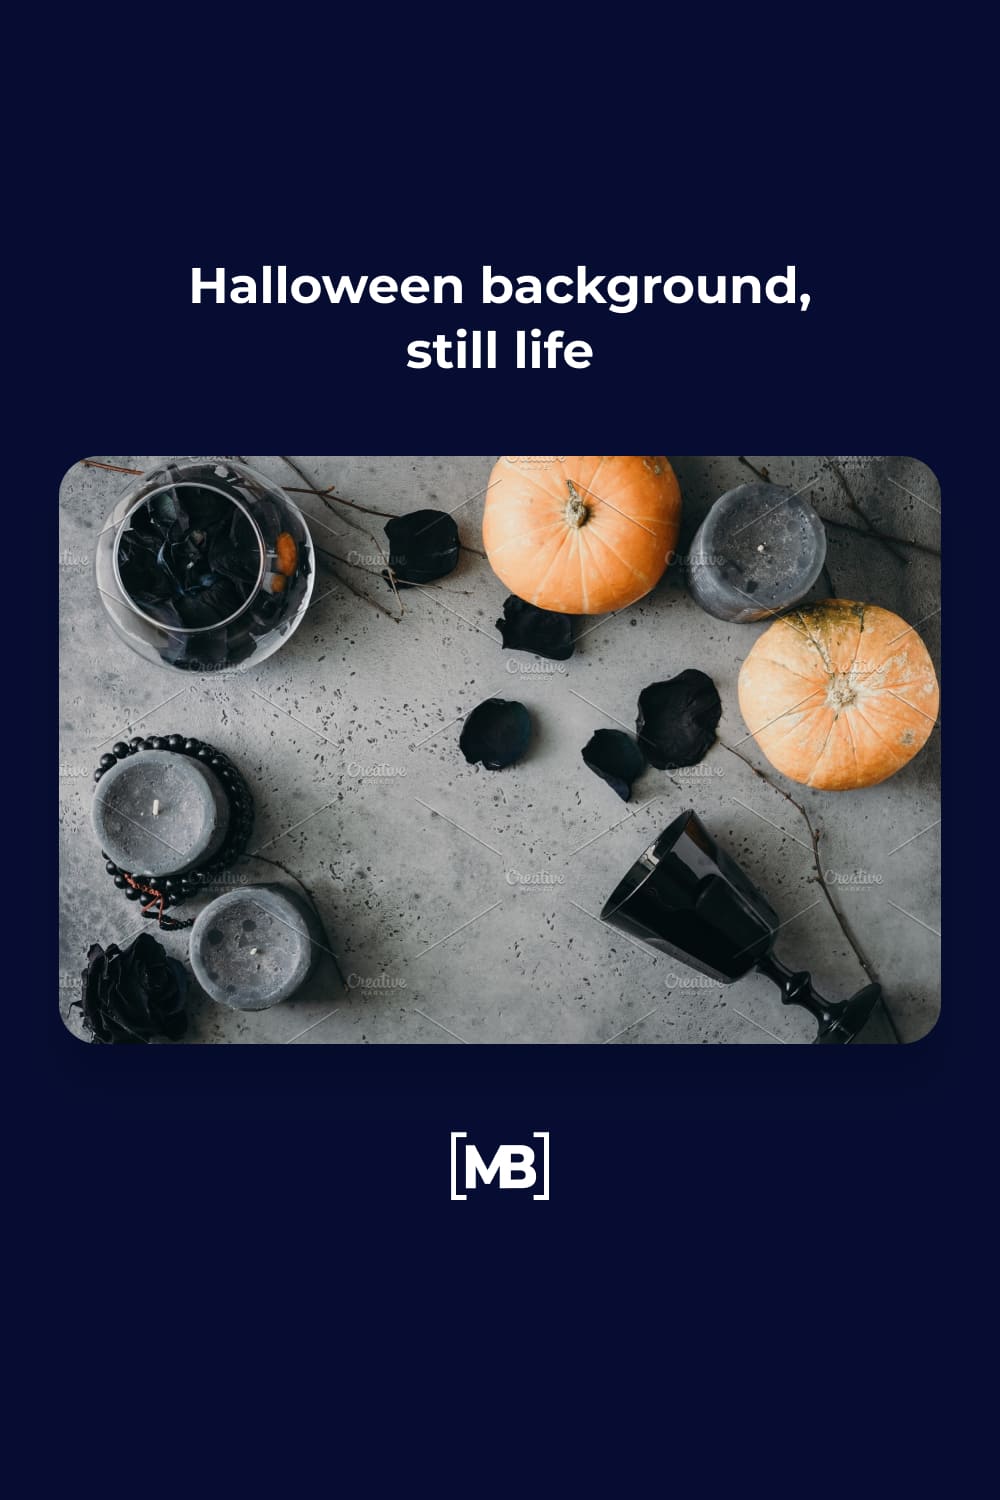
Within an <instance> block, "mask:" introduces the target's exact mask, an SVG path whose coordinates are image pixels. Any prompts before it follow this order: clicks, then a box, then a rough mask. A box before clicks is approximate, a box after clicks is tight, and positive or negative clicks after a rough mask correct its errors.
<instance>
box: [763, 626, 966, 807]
mask: <svg viewBox="0 0 1000 1500" xmlns="http://www.w3.org/2000/svg"><path fill="white" fill-rule="evenodd" d="M739 700H740V712H741V713H742V714H743V718H744V720H745V721H746V726H747V728H748V729H749V730H750V733H751V734H752V735H753V737H754V739H755V740H756V741H757V743H758V745H759V746H760V748H761V749H762V750H763V752H764V754H765V755H766V756H767V758H768V760H769V761H770V762H771V764H772V766H774V767H775V768H776V769H777V770H779V771H781V773H782V774H783V775H785V776H788V777H789V778H790V779H791V780H792V781H799V782H802V783H803V785H805V786H814V787H819V788H820V789H821V790H823V791H843V790H844V789H845V788H848V787H860V786H874V785H875V784H876V783H877V782H879V781H885V779H886V777H887V776H892V775H893V774H894V773H895V772H896V771H898V770H900V769H901V768H902V767H903V766H905V765H906V763H907V762H908V761H910V760H912V759H913V757H914V756H915V755H916V753H917V751H918V750H920V749H921V748H922V747H923V745H924V744H925V743H926V742H927V739H928V737H929V736H930V732H931V730H932V729H933V728H934V725H935V723H936V721H937V713H938V683H937V677H936V676H935V673H934V666H933V663H932V662H931V659H930V657H929V656H928V654H927V648H926V646H925V645H924V643H923V641H922V640H921V639H920V637H919V636H918V635H917V632H916V631H915V630H914V628H913V627H912V626H911V625H907V623H906V621H905V620H901V619H900V618H899V616H898V615H894V614H892V612H891V611H890V610H888V609H880V608H879V607H878V605H876V604H854V603H852V602H851V601H850V600H848V599H828V600H826V601H825V602H824V603H822V604H816V605H812V606H806V607H804V608H802V609H797V610H795V611H794V612H793V613H792V614H789V615H784V616H782V618H781V619H780V620H776V621H775V623H774V624H773V625H771V626H770V627H769V629H767V630H765V632H764V634H763V635H762V636H761V637H760V639H759V640H758V641H757V642H756V643H755V645H754V647H753V649H752V650H751V652H750V654H749V656H748V657H747V659H746V661H745V662H744V663H743V667H742V669H741V671H740V676H739Z"/></svg>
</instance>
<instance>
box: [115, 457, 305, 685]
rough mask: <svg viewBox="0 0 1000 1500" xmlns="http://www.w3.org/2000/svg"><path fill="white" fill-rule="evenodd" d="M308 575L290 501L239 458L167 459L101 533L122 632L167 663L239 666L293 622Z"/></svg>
mask: <svg viewBox="0 0 1000 1500" xmlns="http://www.w3.org/2000/svg"><path fill="white" fill-rule="evenodd" d="M314 581H315V568H314V558H313V545H312V538H311V537H310V535H309V528H308V527H307V525H306V523H305V519H304V518H303V515H302V512H301V511H300V510H299V508H298V506H297V505H295V504H293V502H292V501H291V500H289V498H288V496H287V495H286V494H285V493H284V491H283V490H281V489H280V488H279V487H278V485H276V484H275V483H274V482H273V481H272V480H270V479H267V478H265V476H264V475H263V474H258V473H257V472H256V470H254V469H251V468H250V467H249V466H248V465H247V464H244V463H237V462H236V461H235V460H233V459H230V458H227V459H217V460H199V461H196V462H195V461H188V460H173V461H171V462H169V463H166V464H163V465H162V466H161V467H160V468H157V469H151V470H150V471H149V472H148V473H146V474H142V475H140V476H139V477H138V478H136V479H135V480H133V482H132V483H131V484H130V485H129V486H128V488H127V489H126V490H125V491H124V492H123V493H122V494H121V496H120V497H119V499H118V502H117V504H116V505H115V508H114V510H113V511H112V512H111V515H110V516H109V517H108V519H107V521H106V523H105V525H104V529H103V530H102V531H101V534H100V536H99V537H98V542H97V587H98V590H99V591H100V596H101V602H102V604H103V605H104V608H105V610H106V611H107V614H108V618H109V619H110V621H111V624H112V625H113V626H114V628H115V630H116V631H117V633H118V635H120V636H121V638H122V640H123V641H124V642H125V643H126V645H128V646H131V648H132V650H133V651H136V652H138V654H139V655H140V656H142V657H145V659H146V660H147V661H150V662H155V663H156V664H157V665H159V666H162V667H167V668H169V669H170V670H172V671H175V672H214V673H224V672H239V671H244V670H246V669H247V668H249V667H256V666H258V665H259V664H260V663H261V662H263V661H266V660H267V658H268V657H269V656H273V655H274V653H275V651H277V650H278V649H279V647H280V646H282V645H283V644H284V643H285V641H287V640H288V639H289V638H290V636H291V635H292V633H293V632H294V631H295V630H296V628H297V627H298V625H299V624H300V622H301V620H302V616H303V615H304V614H305V612H306V609H307V607H308V604H309V600H310V597H311V596H312V591H313V583H314Z"/></svg>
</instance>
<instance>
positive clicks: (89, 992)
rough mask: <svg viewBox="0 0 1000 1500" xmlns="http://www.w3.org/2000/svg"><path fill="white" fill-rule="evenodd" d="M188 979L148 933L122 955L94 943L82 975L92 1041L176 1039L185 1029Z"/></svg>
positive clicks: (83, 1002)
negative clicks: (185, 999)
mask: <svg viewBox="0 0 1000 1500" xmlns="http://www.w3.org/2000/svg"><path fill="white" fill-rule="evenodd" d="M186 991H187V975H186V973H185V971H184V968H183V966H182V965H181V964H179V963H178V961H177V959H176V958H170V957H168V955H167V953H166V951H165V950H164V948H163V947H161V945H160V944H159V943H158V942H157V941H156V939H155V938H154V937H151V936H150V935H149V933H148V932H142V933H140V934H139V936H138V937H137V938H136V940H135V942H134V943H132V944H131V945H130V946H129V947H128V948H126V949H125V951H124V952H122V950H121V949H120V948H119V947H118V945H117V944H116V943H112V944H111V946H110V947H109V948H108V950H107V952H105V950H104V949H103V948H102V947H101V945H100V943H95V944H94V945H93V947H92V948H91V950H90V952H89V953H88V954H87V967H86V968H85V969H84V971H83V998H82V1000H81V1002H80V1004H81V1007H82V1009H83V1022H84V1025H85V1026H86V1028H87V1030H88V1031H89V1032H90V1034H91V1037H92V1038H93V1040H94V1041H95V1042H130V1043H137V1042H151V1041H152V1040H153V1039H154V1038H155V1037H159V1036H164V1037H166V1038H167V1039H168V1040H169V1041H171V1042H176V1041H179V1040H180V1038H181V1037H182V1036H183V1035H184V1032H185V1031H186V1029H187V1016H186V1014H185V1012H184V997H185V993H186Z"/></svg>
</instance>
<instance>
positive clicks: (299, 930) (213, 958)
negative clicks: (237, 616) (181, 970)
mask: <svg viewBox="0 0 1000 1500" xmlns="http://www.w3.org/2000/svg"><path fill="white" fill-rule="evenodd" d="M324 947H325V942H324V937H323V928H322V926H321V925H320V921H319V918H318V917H317V915H316V913H315V912H314V911H313V909H312V907H311V906H310V905H309V904H308V903H307V902H306V901H303V900H302V899H301V898H300V897H299V896H297V895H296V894H295V892H294V891H289V890H286V889H285V888H284V886H279V885H250V886H245V887H244V888H243V889H242V890H233V891H227V892H226V894H225V895H224V896H219V897H218V898H217V899H216V900H215V901H213V902H212V903H211V904H210V905H209V906H206V907H205V910H204V911H203V912H202V913H201V915H200V916H199V917H198V919H197V921H196V922H195V924H194V927H193V928H192V929H191V967H192V969H193V970H194V975H195V978H196V979H197V981H198V983H199V984H200V985H201V987H202V989H203V990H204V991H205V993H206V994H207V995H209V996H210V997H211V998H212V999H213V1000H218V1001H219V1002H220V1003H221V1004H223V1005H229V1006H231V1007H232V1008H233V1009H234V1010H267V1008H268V1007H269V1006H271V1005H277V1004H278V1002H279V1001H281V1000H287V999H288V997H289V996H290V995H293V994H294V993H295V991H296V990H297V989H299V988H300V986H302V985H303V984H304V983H305V982H306V980H307V979H308V977H309V975H310V973H311V972H312V969H313V966H314V965H315V962H316V959H317V956H318V954H319V952H320V951H321V950H322V949H323V948H324Z"/></svg>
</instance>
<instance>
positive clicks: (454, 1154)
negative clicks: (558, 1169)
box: [451, 1130, 549, 1203]
mask: <svg viewBox="0 0 1000 1500" xmlns="http://www.w3.org/2000/svg"><path fill="white" fill-rule="evenodd" d="M531 1138H532V1140H533V1141H541V1143H542V1144H541V1147H540V1148H539V1147H535V1146H523V1145H504V1146H498V1147H497V1149H496V1151H495V1152H494V1154H493V1157H492V1159H491V1160H490V1161H489V1162H486V1161H484V1160H483V1158H482V1156H481V1155H480V1152H479V1148H478V1147H477V1146H474V1145H473V1144H472V1142H471V1141H470V1140H469V1133H468V1131H467V1130H453V1131H452V1132H451V1199H452V1202H453V1203H464V1202H465V1201H466V1199H467V1198H468V1196H469V1194H470V1193H471V1192H474V1191H475V1189H476V1188H478V1187H479V1186H480V1185H482V1186H483V1187H489V1186H491V1185H492V1184H495V1185H496V1187H497V1188H498V1189H499V1191H500V1192H510V1191H520V1192H524V1191H526V1190H527V1189H529V1188H533V1189H536V1190H537V1191H534V1192H532V1194H531V1196H532V1198H533V1199H535V1201H536V1202H539V1203H547V1202H548V1201H549V1132H548V1131H547V1130H533V1131H532V1133H531Z"/></svg>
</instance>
